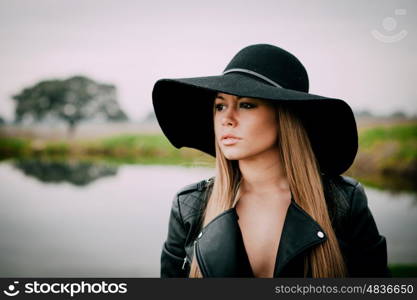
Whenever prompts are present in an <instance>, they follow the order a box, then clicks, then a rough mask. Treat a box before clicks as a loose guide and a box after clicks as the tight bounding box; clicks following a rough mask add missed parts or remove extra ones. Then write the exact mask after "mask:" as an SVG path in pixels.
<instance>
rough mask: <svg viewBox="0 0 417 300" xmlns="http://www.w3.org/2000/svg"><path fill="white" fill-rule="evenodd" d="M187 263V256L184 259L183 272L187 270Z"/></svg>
mask: <svg viewBox="0 0 417 300" xmlns="http://www.w3.org/2000/svg"><path fill="white" fill-rule="evenodd" d="M186 263H187V256H186V257H184V263H183V264H182V268H181V270H185V264H186Z"/></svg>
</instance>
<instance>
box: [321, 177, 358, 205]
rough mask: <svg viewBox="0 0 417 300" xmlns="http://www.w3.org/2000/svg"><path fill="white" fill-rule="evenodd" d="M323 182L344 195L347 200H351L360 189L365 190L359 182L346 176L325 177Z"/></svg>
mask: <svg viewBox="0 0 417 300" xmlns="http://www.w3.org/2000/svg"><path fill="white" fill-rule="evenodd" d="M323 181H324V182H325V184H327V185H330V186H331V187H332V188H333V189H334V190H335V191H336V192H337V193H339V194H342V196H343V197H344V198H345V199H347V200H348V199H351V198H352V196H353V194H354V193H355V192H356V191H357V190H358V189H362V190H363V186H362V184H361V183H360V182H359V181H358V180H356V179H355V178H353V177H349V176H345V175H337V176H328V175H324V176H323Z"/></svg>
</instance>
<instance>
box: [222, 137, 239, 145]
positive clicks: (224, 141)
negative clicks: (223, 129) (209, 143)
mask: <svg viewBox="0 0 417 300" xmlns="http://www.w3.org/2000/svg"><path fill="white" fill-rule="evenodd" d="M239 140H240V139H238V138H232V137H227V138H224V139H222V144H223V145H225V146H231V145H234V144H236V143H237V142H238V141H239Z"/></svg>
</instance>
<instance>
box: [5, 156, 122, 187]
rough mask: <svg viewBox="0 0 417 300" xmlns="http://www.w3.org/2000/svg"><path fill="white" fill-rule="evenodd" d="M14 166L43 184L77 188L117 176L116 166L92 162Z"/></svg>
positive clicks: (21, 162) (30, 162) (25, 162)
mask: <svg viewBox="0 0 417 300" xmlns="http://www.w3.org/2000/svg"><path fill="white" fill-rule="evenodd" d="M13 165H14V166H15V167H16V168H18V169H19V170H22V171H23V172H24V173H25V174H26V175H28V176H32V177H35V178H37V179H39V180H41V181H42V182H48V183H49V182H53V183H58V182H70V183H72V184H74V185H77V186H84V185H87V184H89V183H91V182H93V181H94V180H97V179H99V178H101V177H105V176H115V175H116V174H117V167H115V166H108V165H98V164H93V163H90V162H56V161H52V162H45V161H39V160H24V161H17V162H14V163H13Z"/></svg>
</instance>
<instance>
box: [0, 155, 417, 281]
mask: <svg viewBox="0 0 417 300" xmlns="http://www.w3.org/2000/svg"><path fill="white" fill-rule="evenodd" d="M213 174H214V170H213V169H209V168H184V167H176V166H142V165H134V166H122V167H114V166H103V165H94V164H87V163H84V164H82V163H78V162H66V163H39V162H25V163H17V164H12V163H1V164H0V182H1V183H0V237H1V239H0V240H1V243H0V276H1V277H71V276H73V277H77V276H81V277H83V276H86V277H87V276H94V277H159V267H160V266H159V258H160V252H161V247H162V243H163V241H164V239H165V237H166V233H167V229H168V218H169V212H170V207H171V203H172V200H173V197H174V195H175V193H176V191H177V190H178V189H179V188H181V187H183V186H185V185H187V184H189V183H192V182H196V181H199V180H201V179H205V178H208V177H211V176H213ZM366 193H367V195H368V201H369V206H370V208H371V210H372V212H373V214H374V217H375V220H376V222H377V225H378V228H379V230H380V232H381V233H382V234H383V235H385V236H386V238H387V241H388V251H389V252H388V253H389V262H390V263H417V251H416V250H417V249H416V248H417V234H416V228H417V199H416V196H415V195H413V194H407V193H403V194H391V193H390V192H388V191H378V190H374V189H371V188H366Z"/></svg>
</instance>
